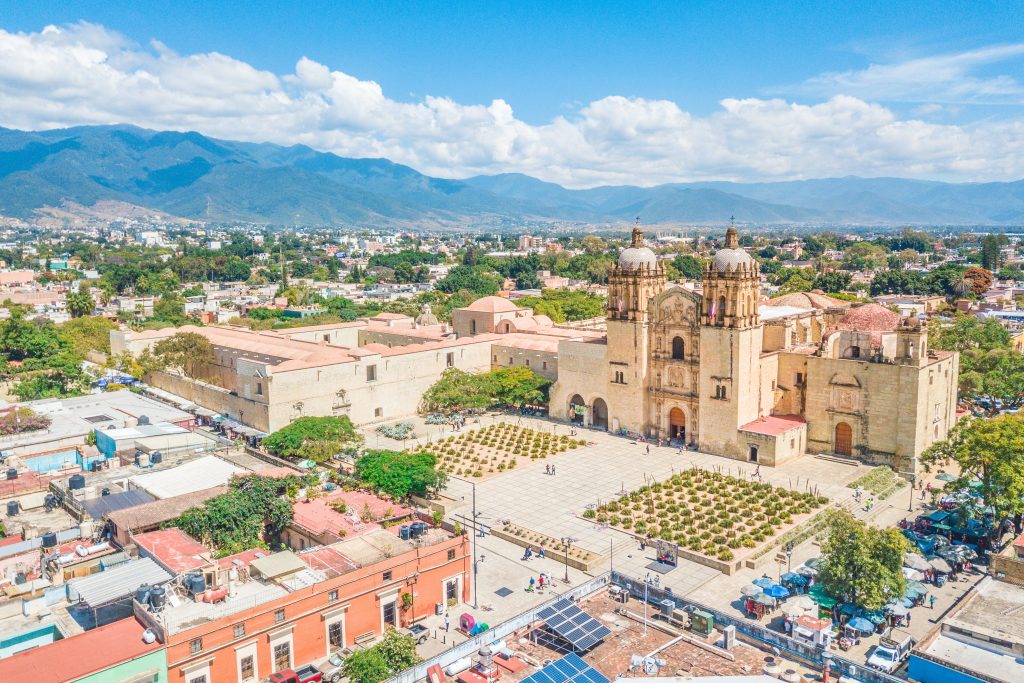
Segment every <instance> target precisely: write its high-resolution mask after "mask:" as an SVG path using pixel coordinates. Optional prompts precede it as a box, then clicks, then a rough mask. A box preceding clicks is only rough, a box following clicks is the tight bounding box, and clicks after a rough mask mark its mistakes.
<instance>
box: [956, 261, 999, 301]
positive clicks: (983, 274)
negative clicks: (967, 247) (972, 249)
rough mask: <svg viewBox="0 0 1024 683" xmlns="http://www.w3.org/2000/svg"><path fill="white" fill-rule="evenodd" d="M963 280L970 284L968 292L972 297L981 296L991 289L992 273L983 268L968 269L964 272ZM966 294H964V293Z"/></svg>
mask: <svg viewBox="0 0 1024 683" xmlns="http://www.w3.org/2000/svg"><path fill="white" fill-rule="evenodd" d="M963 279H964V280H966V281H968V282H969V283H970V292H969V293H971V294H973V295H974V296H981V295H982V294H984V293H985V292H987V291H988V290H989V288H990V287H992V280H993V279H994V278H993V277H992V273H990V272H988V271H987V270H985V269H984V268H968V269H967V270H965V271H964V275H963ZM965 293H966V292H965Z"/></svg>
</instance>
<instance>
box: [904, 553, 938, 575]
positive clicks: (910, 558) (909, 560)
mask: <svg viewBox="0 0 1024 683" xmlns="http://www.w3.org/2000/svg"><path fill="white" fill-rule="evenodd" d="M903 566H904V567H910V568H911V569H916V570H917V571H919V572H926V571H928V570H929V569H931V568H932V566H931V565H930V564H928V560H926V559H924V557H923V556H921V555H917V554H915V553H907V556H906V557H904V558H903Z"/></svg>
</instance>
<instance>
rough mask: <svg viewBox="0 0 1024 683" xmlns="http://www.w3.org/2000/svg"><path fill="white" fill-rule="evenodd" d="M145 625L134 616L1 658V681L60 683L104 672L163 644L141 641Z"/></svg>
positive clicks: (154, 650)
mask: <svg viewBox="0 0 1024 683" xmlns="http://www.w3.org/2000/svg"><path fill="white" fill-rule="evenodd" d="M143 631H145V628H144V627H143V626H142V625H141V624H139V622H137V621H135V619H134V618H129V619H122V620H121V621H115V622H114V623H113V624H107V625H106V626H101V627H99V628H97V629H93V630H92V631H86V632H85V633H80V634H78V635H74V636H71V637H70V638H64V639H63V640H58V641H55V642H53V643H50V644H49V645H43V646H41V647H37V648H34V649H32V650H27V651H25V652H19V653H18V654H16V655H13V656H11V657H8V658H6V659H0V681H32V683H63V682H64V681H74V680H77V679H79V678H82V677H84V676H88V675H90V674H94V673H97V672H99V671H103V670H104V669H108V668H110V667H112V666H115V665H117V664H121V663H122V662H127V661H129V660H131V659H136V658H138V657H142V656H143V655H147V654H150V653H151V652H156V651H157V650H159V649H160V648H162V647H163V645H161V644H160V643H159V642H157V641H154V642H153V643H151V644H148V645H147V644H146V643H144V642H143V641H142V633H143Z"/></svg>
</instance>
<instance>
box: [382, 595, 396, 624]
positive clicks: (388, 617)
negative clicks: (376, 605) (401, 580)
mask: <svg viewBox="0 0 1024 683" xmlns="http://www.w3.org/2000/svg"><path fill="white" fill-rule="evenodd" d="M381 618H382V619H383V620H384V628H387V627H388V626H394V627H397V626H398V602H397V601H396V600H392V601H391V602H385V603H384V604H383V605H382V606H381Z"/></svg>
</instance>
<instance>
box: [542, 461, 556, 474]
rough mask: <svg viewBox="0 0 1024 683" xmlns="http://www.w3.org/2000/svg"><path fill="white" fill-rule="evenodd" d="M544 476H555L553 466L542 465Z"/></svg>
mask: <svg viewBox="0 0 1024 683" xmlns="http://www.w3.org/2000/svg"><path fill="white" fill-rule="evenodd" d="M544 474H550V475H552V476H553V475H554V474H555V466H554V465H551V464H548V465H544Z"/></svg>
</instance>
